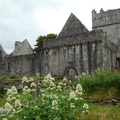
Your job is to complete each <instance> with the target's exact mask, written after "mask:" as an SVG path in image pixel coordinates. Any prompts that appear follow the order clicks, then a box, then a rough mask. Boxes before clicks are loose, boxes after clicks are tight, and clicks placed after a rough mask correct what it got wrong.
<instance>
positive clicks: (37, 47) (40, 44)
mask: <svg viewBox="0 0 120 120" xmlns="http://www.w3.org/2000/svg"><path fill="white" fill-rule="evenodd" d="M56 37H57V34H52V33H50V34H47V35H44V36H42V35H40V36H39V37H38V38H37V39H36V42H37V43H36V44H35V48H34V51H35V52H36V53H37V52H40V51H41V50H42V49H43V40H48V39H54V38H56Z"/></svg>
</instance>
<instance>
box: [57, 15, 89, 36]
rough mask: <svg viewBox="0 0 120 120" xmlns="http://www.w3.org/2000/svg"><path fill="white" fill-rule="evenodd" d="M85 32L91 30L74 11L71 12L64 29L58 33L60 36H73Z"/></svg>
mask: <svg viewBox="0 0 120 120" xmlns="http://www.w3.org/2000/svg"><path fill="white" fill-rule="evenodd" d="M85 32H89V31H88V29H87V28H86V27H85V26H84V25H83V24H82V22H81V21H80V20H79V19H78V18H77V17H76V16H75V15H74V14H73V13H71V15H70V16H69V18H68V20H67V21H66V23H65V25H64V27H63V29H62V30H61V32H60V34H59V35H58V38H63V37H71V36H75V35H79V34H82V33H85Z"/></svg>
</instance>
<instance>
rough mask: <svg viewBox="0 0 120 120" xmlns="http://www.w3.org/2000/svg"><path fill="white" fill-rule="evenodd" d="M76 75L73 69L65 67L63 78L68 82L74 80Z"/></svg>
mask: <svg viewBox="0 0 120 120" xmlns="http://www.w3.org/2000/svg"><path fill="white" fill-rule="evenodd" d="M76 75H78V73H77V70H76V68H74V67H67V68H66V69H65V70H64V76H65V77H66V78H67V79H68V80H74V79H75V76H76Z"/></svg>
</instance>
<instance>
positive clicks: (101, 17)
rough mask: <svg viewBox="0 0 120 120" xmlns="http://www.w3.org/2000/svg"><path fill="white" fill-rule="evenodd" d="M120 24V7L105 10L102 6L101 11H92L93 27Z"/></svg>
mask: <svg viewBox="0 0 120 120" xmlns="http://www.w3.org/2000/svg"><path fill="white" fill-rule="evenodd" d="M115 24H120V9H114V10H107V11H104V10H103V9H102V8H101V10H100V12H99V13H97V12H96V11H95V10H93V11H92V28H93V29H94V28H99V27H104V26H110V25H115Z"/></svg>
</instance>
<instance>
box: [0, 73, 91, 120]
mask: <svg viewBox="0 0 120 120" xmlns="http://www.w3.org/2000/svg"><path fill="white" fill-rule="evenodd" d="M22 83H23V85H24V87H23V93H21V94H18V92H17V89H16V87H15V86H12V88H11V89H9V90H8V91H7V95H8V97H7V103H5V107H3V105H2V108H0V111H1V113H2V114H1V115H0V118H3V117H5V118H8V120H16V119H17V120H77V119H78V118H79V117H80V113H82V111H83V112H84V113H85V114H87V113H88V109H89V106H88V104H86V103H85V101H84V100H83V99H82V97H81V95H82V86H81V85H80V84H77V85H76V86H75V85H74V84H72V82H71V81H67V79H66V78H64V79H63V81H61V82H56V81H55V79H54V78H53V77H51V75H50V74H48V75H47V76H46V77H45V78H44V80H42V83H38V84H37V85H39V86H37V85H36V81H34V79H33V78H30V79H29V80H28V79H27V78H26V77H23V79H22ZM26 85H28V86H26ZM39 87H40V92H39V93H38V88H39Z"/></svg>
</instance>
